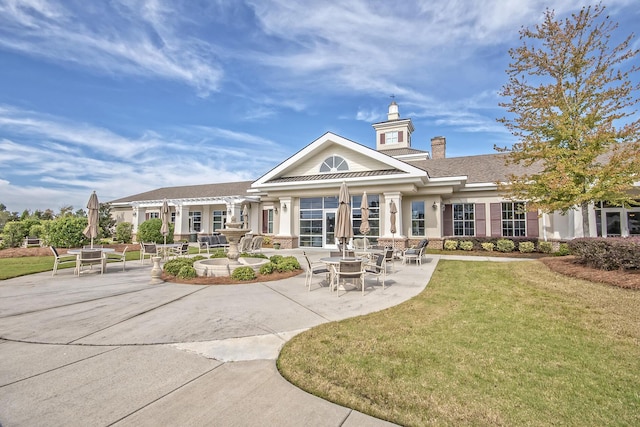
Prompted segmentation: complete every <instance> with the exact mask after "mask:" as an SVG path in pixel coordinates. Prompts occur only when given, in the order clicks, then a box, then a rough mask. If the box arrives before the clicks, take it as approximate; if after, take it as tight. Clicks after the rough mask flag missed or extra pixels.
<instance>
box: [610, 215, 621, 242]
mask: <svg viewBox="0 0 640 427" xmlns="http://www.w3.org/2000/svg"><path fill="white" fill-rule="evenodd" d="M606 221H607V236H609V237H620V234H621V224H620V212H607V215H606Z"/></svg>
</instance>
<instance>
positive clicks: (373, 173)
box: [267, 169, 403, 184]
mask: <svg viewBox="0 0 640 427" xmlns="http://www.w3.org/2000/svg"><path fill="white" fill-rule="evenodd" d="M400 173H403V172H402V171H401V170H399V169H382V170H374V171H357V172H336V173H323V174H316V175H303V176H284V177H280V178H275V179H272V180H269V181H267V182H268V183H269V184H274V183H280V182H297V181H322V180H328V179H346V178H362V177H366V176H379V175H395V174H400Z"/></svg>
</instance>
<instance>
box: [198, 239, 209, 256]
mask: <svg viewBox="0 0 640 427" xmlns="http://www.w3.org/2000/svg"><path fill="white" fill-rule="evenodd" d="M210 247H211V239H210V238H209V236H198V253H199V254H201V253H202V251H206V252H207V254H208V253H209V248H210Z"/></svg>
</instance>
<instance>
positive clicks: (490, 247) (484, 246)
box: [481, 242, 496, 252]
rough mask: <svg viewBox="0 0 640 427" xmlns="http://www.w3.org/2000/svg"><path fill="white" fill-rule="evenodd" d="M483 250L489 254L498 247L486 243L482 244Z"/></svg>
mask: <svg viewBox="0 0 640 427" xmlns="http://www.w3.org/2000/svg"><path fill="white" fill-rule="evenodd" d="M481 245H482V249H484V250H485V251H487V252H493V249H494V248H495V247H496V245H494V244H493V243H491V242H486V243H482V244H481Z"/></svg>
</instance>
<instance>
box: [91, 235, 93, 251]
mask: <svg viewBox="0 0 640 427" xmlns="http://www.w3.org/2000/svg"><path fill="white" fill-rule="evenodd" d="M91 249H93V237H92V238H91Z"/></svg>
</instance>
